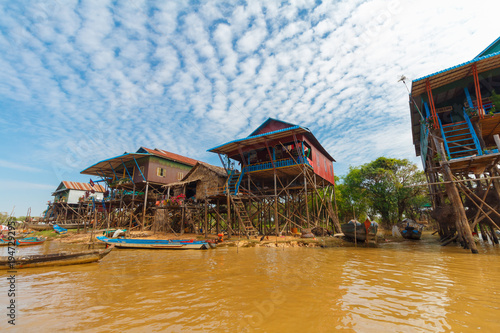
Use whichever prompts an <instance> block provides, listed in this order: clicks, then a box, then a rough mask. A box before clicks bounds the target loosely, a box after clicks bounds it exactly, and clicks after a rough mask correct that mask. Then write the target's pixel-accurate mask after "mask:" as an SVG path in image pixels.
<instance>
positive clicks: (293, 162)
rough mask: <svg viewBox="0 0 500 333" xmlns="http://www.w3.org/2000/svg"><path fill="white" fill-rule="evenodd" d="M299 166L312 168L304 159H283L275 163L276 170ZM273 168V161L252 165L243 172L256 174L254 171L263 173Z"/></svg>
mask: <svg viewBox="0 0 500 333" xmlns="http://www.w3.org/2000/svg"><path fill="white" fill-rule="evenodd" d="M298 164H306V165H309V166H311V164H310V163H309V161H308V160H307V158H303V157H298V158H297V159H296V160H293V159H291V158H287V159H282V160H277V161H274V166H275V167H276V168H283V167H288V166H293V165H298ZM272 168H273V163H272V162H271V161H268V162H262V163H258V164H250V165H248V166H246V167H245V168H243V172H254V171H262V170H269V169H272Z"/></svg>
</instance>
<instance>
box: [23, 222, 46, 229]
mask: <svg viewBox="0 0 500 333" xmlns="http://www.w3.org/2000/svg"><path fill="white" fill-rule="evenodd" d="M24 225H25V227H26V228H29V229H33V230H35V231H44V230H52V224H49V223H30V222H24Z"/></svg>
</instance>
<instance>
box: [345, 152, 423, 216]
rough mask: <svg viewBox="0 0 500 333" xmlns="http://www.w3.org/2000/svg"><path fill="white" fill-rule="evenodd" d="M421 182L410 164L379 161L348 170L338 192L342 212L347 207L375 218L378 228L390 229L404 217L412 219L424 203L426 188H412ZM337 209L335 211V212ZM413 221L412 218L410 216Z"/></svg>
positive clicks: (390, 159) (421, 178)
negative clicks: (385, 227)
mask: <svg viewBox="0 0 500 333" xmlns="http://www.w3.org/2000/svg"><path fill="white" fill-rule="evenodd" d="M424 181H425V177H424V174H423V172H422V171H419V170H418V168H417V166H416V165H415V164H413V163H411V162H410V161H408V160H406V159H403V160H400V159H395V158H386V157H379V158H377V159H376V160H374V161H372V162H370V163H367V164H364V165H361V166H359V167H351V168H350V169H349V173H348V174H347V175H346V176H344V177H343V178H342V186H341V188H340V189H339V192H340V194H341V197H342V200H343V202H342V205H343V206H342V209H344V213H345V214H348V213H347V212H346V209H347V206H349V204H350V207H351V209H352V208H353V207H354V209H355V210H356V211H357V212H358V213H357V214H359V215H358V216H359V217H360V218H358V219H359V220H361V217H362V216H363V214H368V215H372V216H373V215H379V216H380V219H381V222H382V224H384V225H385V226H390V225H391V224H394V223H397V222H398V221H400V220H401V219H402V217H403V215H405V213H407V215H415V209H414V208H415V205H419V204H420V205H421V204H422V202H423V201H425V199H423V198H425V197H426V193H425V192H426V187H423V186H413V185H416V184H421V183H423V182H424ZM340 211H341V208H339V212H340ZM413 217H414V216H413Z"/></svg>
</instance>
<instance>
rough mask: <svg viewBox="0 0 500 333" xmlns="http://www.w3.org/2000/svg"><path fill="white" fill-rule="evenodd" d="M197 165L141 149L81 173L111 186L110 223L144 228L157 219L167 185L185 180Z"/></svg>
mask: <svg viewBox="0 0 500 333" xmlns="http://www.w3.org/2000/svg"><path fill="white" fill-rule="evenodd" d="M196 163H198V161H196V160H194V159H192V158H189V157H186V156H182V155H178V154H175V153H171V152H168V151H166V150H162V149H150V148H145V147H141V148H139V149H138V150H137V152H135V153H124V154H123V155H119V156H115V157H112V158H109V159H106V160H103V161H100V162H98V163H96V164H94V165H92V166H90V167H88V168H86V169H85V170H83V171H82V172H81V173H82V174H87V175H92V176H97V177H100V178H101V181H104V182H105V183H106V185H107V186H108V187H109V189H110V196H109V197H108V198H105V200H106V201H105V203H102V210H103V211H106V212H107V213H106V214H104V216H105V217H103V219H104V218H105V219H106V220H107V223H110V225H111V226H126V227H128V228H132V227H134V226H138V225H140V226H141V229H144V227H145V226H146V225H151V223H152V221H153V220H154V213H155V210H154V208H155V202H156V200H157V199H158V198H160V197H162V196H163V195H164V194H165V193H164V191H165V188H164V185H166V184H169V183H172V182H176V181H180V180H182V179H183V178H184V176H185V175H187V174H188V173H189V171H190V170H191V169H192V168H193V166H195V165H196ZM104 206H106V208H105V209H104Z"/></svg>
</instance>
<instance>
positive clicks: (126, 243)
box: [97, 236, 216, 250]
mask: <svg viewBox="0 0 500 333" xmlns="http://www.w3.org/2000/svg"><path fill="white" fill-rule="evenodd" d="M97 239H98V240H100V241H101V242H104V243H106V244H109V245H114V246H115V247H121V248H131V249H166V250H206V249H213V248H215V247H216V244H215V243H210V242H206V241H195V240H193V239H190V240H185V239H126V238H108V237H105V236H98V237H97Z"/></svg>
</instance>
